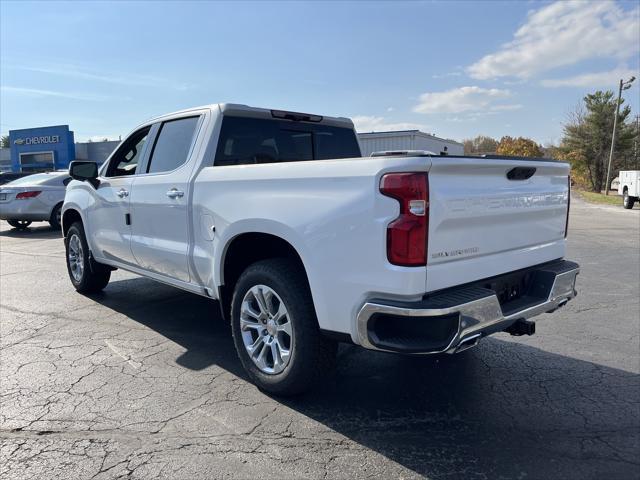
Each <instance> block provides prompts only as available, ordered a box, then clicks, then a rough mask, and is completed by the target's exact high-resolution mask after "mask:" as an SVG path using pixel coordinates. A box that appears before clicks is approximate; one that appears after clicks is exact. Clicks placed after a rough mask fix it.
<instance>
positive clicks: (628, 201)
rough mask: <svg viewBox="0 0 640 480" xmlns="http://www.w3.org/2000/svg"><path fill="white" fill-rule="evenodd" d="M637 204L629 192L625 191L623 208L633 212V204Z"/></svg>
mask: <svg viewBox="0 0 640 480" xmlns="http://www.w3.org/2000/svg"><path fill="white" fill-rule="evenodd" d="M634 203H636V198H635V197H630V196H629V191H628V190H625V191H624V193H623V194H622V206H623V207H624V208H626V209H627V210H631V209H632V208H633V204H634Z"/></svg>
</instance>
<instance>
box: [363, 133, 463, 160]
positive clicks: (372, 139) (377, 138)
mask: <svg viewBox="0 0 640 480" xmlns="http://www.w3.org/2000/svg"><path fill="white" fill-rule="evenodd" d="M358 141H359V142H360V150H362V156H364V157H368V156H369V155H371V154H372V153H373V152H381V151H386V150H428V151H430V152H433V153H437V154H439V153H442V152H446V153H447V154H448V155H464V145H462V143H458V142H455V141H453V140H449V139H445V138H439V137H436V136H434V135H430V134H428V133H424V132H421V131H420V130H401V131H395V132H370V133H358Z"/></svg>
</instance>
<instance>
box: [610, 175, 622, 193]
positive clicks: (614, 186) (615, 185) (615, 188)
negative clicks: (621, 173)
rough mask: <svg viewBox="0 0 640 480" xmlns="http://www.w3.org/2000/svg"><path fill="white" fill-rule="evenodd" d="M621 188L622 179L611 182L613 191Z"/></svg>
mask: <svg viewBox="0 0 640 480" xmlns="http://www.w3.org/2000/svg"><path fill="white" fill-rule="evenodd" d="M619 186H620V177H616V178H614V179H613V180H611V190H618V187H619Z"/></svg>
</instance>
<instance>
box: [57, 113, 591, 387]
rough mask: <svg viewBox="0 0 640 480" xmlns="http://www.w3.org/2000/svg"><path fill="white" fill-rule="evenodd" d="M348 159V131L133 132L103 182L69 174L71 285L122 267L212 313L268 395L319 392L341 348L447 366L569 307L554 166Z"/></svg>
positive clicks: (164, 128) (181, 128)
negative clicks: (212, 303)
mask: <svg viewBox="0 0 640 480" xmlns="http://www.w3.org/2000/svg"><path fill="white" fill-rule="evenodd" d="M356 157H360V149H359V147H358V142H357V139H356V134H355V131H354V128H353V123H352V122H351V121H350V120H349V119H346V118H334V117H325V116H320V115H310V114H301V113H295V112H284V111H279V110H266V109H259V108H251V107H247V106H244V105H232V104H220V105H211V106H207V107H201V108H196V109H192V110H184V111H180V112H177V113H172V114H169V115H165V116H162V117H159V118H156V119H154V120H151V121H149V122H146V123H144V124H142V125H140V126H139V127H137V128H136V129H135V130H134V131H133V132H132V133H131V134H130V135H129V136H128V137H127V138H126V140H125V141H124V142H123V143H122V144H121V145H120V146H119V147H118V148H117V149H116V150H115V151H114V152H113V153H112V155H111V156H110V157H109V159H108V160H107V161H106V163H105V164H104V165H103V167H101V168H100V170H98V167H97V166H96V165H95V164H94V163H90V162H79V161H76V162H73V163H72V164H71V167H70V173H71V176H72V177H73V178H74V179H75V180H78V181H72V182H71V183H70V184H69V187H68V189H67V194H66V197H65V203H64V207H63V215H62V223H63V233H64V236H65V245H66V261H67V268H68V272H69V278H70V280H71V283H72V284H73V286H74V287H75V289H76V290H77V291H79V292H83V293H88V292H96V291H99V290H101V289H103V288H104V287H105V286H106V285H107V284H108V282H109V278H110V275H111V271H112V270H113V269H116V268H122V269H124V270H128V271H131V272H134V273H137V274H140V275H143V276H146V277H149V278H152V279H155V280H157V281H160V282H163V283H166V284H169V285H173V286H175V287H178V288H182V289H184V290H187V291H190V292H194V293H197V294H200V295H203V296H205V297H208V298H212V299H217V300H219V304H220V306H221V309H222V314H223V316H224V317H226V318H227V319H230V321H231V326H232V333H233V338H234V342H235V346H236V349H237V352H238V355H239V357H240V361H241V363H242V365H243V366H244V368H245V369H246V371H247V372H248V374H249V376H250V378H251V379H252V380H253V381H254V382H255V383H256V384H257V385H258V386H259V387H260V388H262V389H264V390H267V391H269V392H272V393H276V394H294V393H298V392H301V391H304V390H306V389H308V388H310V387H311V386H313V385H315V384H317V382H318V379H320V378H321V377H323V376H324V375H326V374H327V373H328V372H329V371H331V367H332V365H333V364H334V362H335V354H336V341H344V342H351V343H355V344H357V345H360V346H362V347H364V348H368V349H371V350H380V351H386V352H397V353H407V354H434V353H443V352H447V353H455V352H460V351H463V350H465V349H467V348H469V347H471V346H473V345H475V344H477V343H478V341H479V340H480V339H481V338H483V337H485V336H487V335H491V334H492V333H495V332H500V331H507V332H509V333H511V334H513V335H522V334H529V335H530V334H533V333H534V326H535V324H534V323H533V322H532V321H531V320H529V319H530V318H531V317H534V316H536V315H539V314H541V313H544V312H552V311H554V310H556V309H557V308H559V307H562V306H563V305H565V304H566V303H567V302H568V301H569V300H570V299H572V298H573V297H574V296H575V294H576V291H575V280H576V275H577V274H578V271H579V267H578V265H577V264H575V263H573V262H570V261H566V260H563V257H564V255H565V246H566V235H567V225H568V215H569V165H568V164H567V163H562V162H558V161H554V160H535V159H524V158H515V157H498V156H484V157H474V158H473V159H469V158H467V157H461V156H455V155H449V156H439V155H431V154H424V155H415V156H407V155H400V156H396V157H393V156H383V157H366V158H356ZM203 321H206V319H203Z"/></svg>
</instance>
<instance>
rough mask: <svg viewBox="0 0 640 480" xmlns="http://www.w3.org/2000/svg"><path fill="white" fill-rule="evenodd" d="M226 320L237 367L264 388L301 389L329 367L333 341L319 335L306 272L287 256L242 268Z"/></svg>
mask: <svg viewBox="0 0 640 480" xmlns="http://www.w3.org/2000/svg"><path fill="white" fill-rule="evenodd" d="M231 323H232V332H233V339H234V342H235V346H236V350H237V352H238V356H239V357H240V361H241V362H242V365H243V366H244V368H245V370H246V371H247V373H248V374H249V376H250V377H251V380H252V381H253V382H254V383H255V384H256V385H257V386H258V387H259V388H261V389H263V390H265V391H267V392H270V393H273V394H276V395H295V394H298V393H302V392H304V391H306V390H309V389H310V388H311V387H313V386H314V385H316V384H317V383H318V382H319V381H321V380H322V379H323V378H324V377H326V376H327V375H328V374H329V373H331V372H332V370H333V366H334V363H335V356H336V348H337V345H336V343H335V342H333V341H331V340H329V339H327V338H325V337H324V336H323V335H322V334H321V333H320V329H319V327H318V321H317V319H316V315H315V309H314V307H313V301H312V299H311V292H310V291H309V285H308V283H307V279H306V276H305V275H304V272H303V271H301V269H300V267H298V266H297V265H296V264H295V263H294V262H292V261H290V260H287V259H271V260H263V261H260V262H257V263H254V264H253V265H251V266H249V267H248V268H247V269H246V270H245V271H244V273H243V274H242V275H241V276H240V279H239V280H238V282H237V284H236V287H235V290H234V293H233V300H232V302H231Z"/></svg>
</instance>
